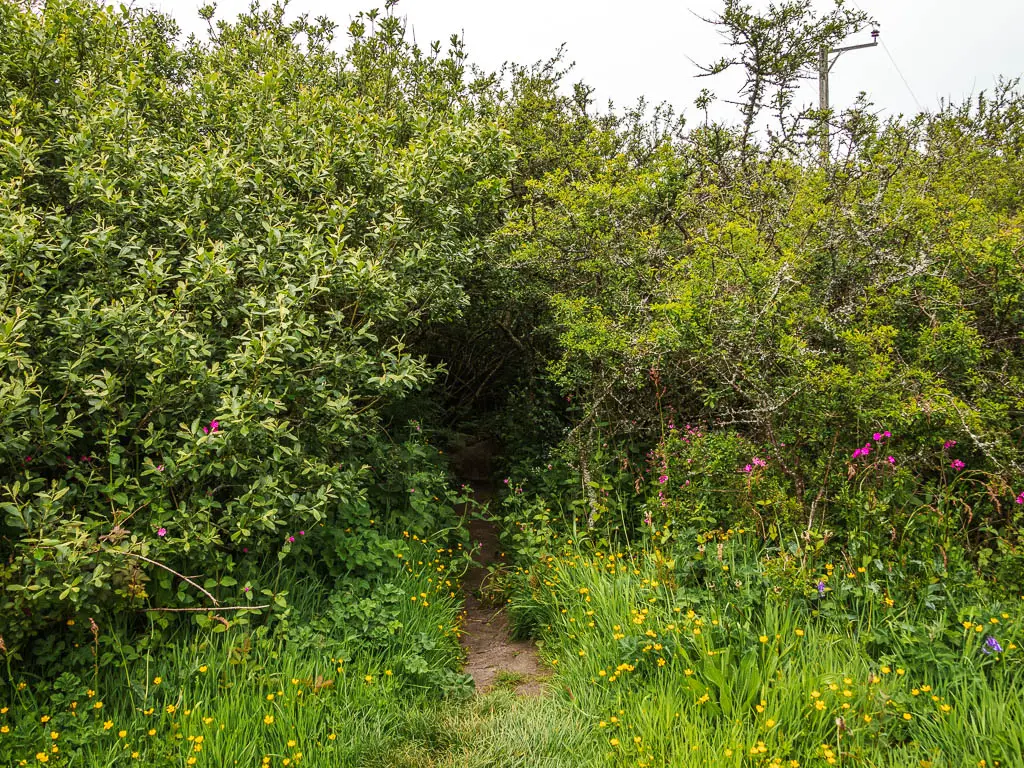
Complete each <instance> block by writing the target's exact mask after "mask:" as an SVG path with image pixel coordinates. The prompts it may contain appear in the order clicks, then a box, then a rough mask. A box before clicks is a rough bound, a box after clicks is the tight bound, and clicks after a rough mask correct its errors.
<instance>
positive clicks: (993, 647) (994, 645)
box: [981, 635, 1003, 654]
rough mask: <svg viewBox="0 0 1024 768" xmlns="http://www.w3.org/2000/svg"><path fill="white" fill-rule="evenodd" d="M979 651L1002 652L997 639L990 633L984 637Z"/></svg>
mask: <svg viewBox="0 0 1024 768" xmlns="http://www.w3.org/2000/svg"><path fill="white" fill-rule="evenodd" d="M981 652H982V653H988V654H992V653H1002V652H1003V646H1001V645H1000V644H999V641H998V640H996V639H995V638H994V637H993V636H992V635H989V636H988V637H986V638H985V645H983V646H982V647H981Z"/></svg>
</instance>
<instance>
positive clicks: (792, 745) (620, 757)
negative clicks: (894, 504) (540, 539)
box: [510, 535, 1024, 768]
mask: <svg viewBox="0 0 1024 768" xmlns="http://www.w3.org/2000/svg"><path fill="white" fill-rule="evenodd" d="M786 560H787V559H786V558H781V561H782V564H781V565H780V558H779V556H778V555H777V554H776V555H769V554H768V553H766V552H765V551H764V550H763V549H761V547H760V546H759V544H758V543H757V542H755V541H754V540H753V539H752V538H751V537H747V536H730V535H722V536H720V537H709V538H708V539H707V540H704V541H702V542H701V543H700V545H699V546H691V547H682V548H680V549H679V550H678V551H676V552H675V553H674V555H672V556H669V555H666V554H663V553H661V552H658V551H656V550H653V549H650V548H649V549H646V550H641V551H638V552H636V553H634V554H631V555H626V556H616V555H614V554H611V555H609V554H607V553H601V552H594V551H591V550H586V549H581V548H579V547H577V546H569V547H567V548H566V549H565V550H564V551H563V552H562V554H561V555H559V556H547V557H544V558H542V559H541V561H540V562H538V563H535V564H533V565H532V566H531V567H530V568H525V569H523V570H522V571H521V572H520V573H519V574H518V575H517V576H516V577H515V578H514V580H513V582H514V585H513V587H512V588H511V591H510V610H511V611H512V614H513V617H514V619H515V620H516V622H517V623H518V625H519V626H520V627H523V628H524V629H526V630H528V631H531V632H533V633H534V634H535V635H536V636H537V637H538V638H539V639H540V641H541V644H542V646H543V649H544V655H545V656H546V658H547V660H548V661H549V663H550V664H552V665H553V666H554V668H555V669H556V670H557V675H556V677H555V680H554V683H553V690H554V691H555V695H556V696H557V698H558V700H559V701H561V703H562V707H563V709H564V710H565V712H567V713H569V712H571V713H572V714H573V716H574V717H575V718H576V719H578V720H581V721H582V722H584V723H585V727H586V730H587V731H588V732H589V734H590V739H591V744H592V746H593V749H594V751H595V755H597V756H595V757H594V758H591V759H592V760H593V762H594V763H595V764H606V765H646V766H668V765H671V766H709V765H711V766H751V765H757V766H794V767H795V766H797V765H801V766H817V765H822V766H825V765H849V766H854V765H856V766H894V767H895V766H900V767H901V768H902V767H903V766H931V767H932V768H939V767H940V766H983V765H987V766H993V765H1002V766H1013V765H1024V699H1022V696H1021V686H1022V683H1024V669H1022V665H1021V658H1022V657H1021V650H1020V647H1019V646H1020V645H1021V644H1022V638H1021V629H1020V609H1019V598H1015V599H1011V597H1010V596H1008V597H1007V600H1006V601H1005V603H998V602H992V603H989V604H986V605H978V604H972V603H971V601H970V600H969V599H967V598H966V597H965V596H964V595H955V594H944V595H941V597H942V598H943V599H941V600H939V599H938V597H939V596H937V595H936V593H935V591H934V590H932V591H929V592H928V594H927V595H926V596H921V595H918V599H914V598H913V597H912V596H911V595H909V594H899V593H898V591H897V587H898V585H897V584H895V583H891V574H889V573H886V572H885V569H883V568H881V567H878V568H870V567H869V568H862V569H857V568H853V569H851V570H850V571H849V572H843V571H842V570H841V569H839V568H837V567H834V566H832V565H831V564H827V565H826V567H823V568H822V572H821V573H817V572H815V571H814V570H811V569H809V568H808V567H806V566H801V565H800V564H799V563H796V562H792V561H789V562H787V561H786ZM819 582H821V588H820V590H819V587H818V583H819ZM989 638H992V640H989ZM989 642H994V643H998V644H1000V647H1001V648H1003V652H1002V653H999V652H996V651H995V650H994V649H993V648H992V647H991V646H989V645H988V643H989Z"/></svg>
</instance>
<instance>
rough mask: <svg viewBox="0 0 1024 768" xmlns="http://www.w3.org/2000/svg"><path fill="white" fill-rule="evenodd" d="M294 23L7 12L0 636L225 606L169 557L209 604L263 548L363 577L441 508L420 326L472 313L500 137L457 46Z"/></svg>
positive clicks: (432, 369)
mask: <svg viewBox="0 0 1024 768" xmlns="http://www.w3.org/2000/svg"><path fill="white" fill-rule="evenodd" d="M282 13H283V10H282V9H280V8H275V10H274V11H273V12H265V11H258V10H256V11H253V12H252V13H251V14H249V15H247V16H243V17H240V18H239V20H238V21H237V22H236V23H234V24H224V23H220V24H218V25H216V27H215V28H214V27H211V29H212V36H211V40H210V41H209V42H208V43H200V42H198V41H196V40H194V39H193V40H189V41H187V42H184V43H181V42H180V41H178V40H177V38H176V34H177V32H176V30H175V28H174V26H173V24H172V22H170V20H169V19H168V18H166V17H164V16H161V15H159V14H155V13H150V12H144V11H141V10H138V9H128V8H122V9H121V10H115V9H112V8H109V7H105V6H101V5H99V4H96V3H94V2H91V1H90V0H66V1H65V0H60V1H59V2H50V3H46V4H45V5H40V6H37V5H35V4H31V3H24V2H17V1H16V0H3V1H2V2H0V28H3V30H4V33H3V35H2V36H0V84H2V86H0V87H2V90H0V252H2V253H3V258H2V260H0V273H2V278H3V279H2V280H0V366H2V369H3V376H2V384H0V430H2V434H3V440H2V441H0V509H2V517H0V563H2V565H0V589H2V595H3V596H2V598H0V615H2V617H3V618H2V619H0V635H2V636H3V638H4V642H5V643H6V646H7V649H8V651H9V652H12V651H17V650H20V649H21V648H22V647H23V644H24V643H25V642H26V640H27V639H28V638H29V637H30V636H31V635H33V633H37V632H39V631H42V630H45V629H48V628H54V627H56V626H60V625H63V623H64V622H65V621H66V620H67V619H68V618H71V617H75V616H79V617H85V616H89V615H92V613H94V612H97V611H101V610H104V609H106V610H112V609H114V608H118V609H129V610H130V609H135V608H141V607H147V606H166V605H177V606H185V607H187V606H193V605H199V604H204V605H208V604H209V603H208V601H207V598H205V597H204V596H203V595H202V594H200V592H198V591H197V590H196V589H195V588H193V586H192V585H191V584H190V583H187V582H185V581H182V580H181V579H179V578H177V577H173V578H172V574H171V571H172V570H173V571H176V572H178V573H180V574H193V575H194V574H202V575H203V577H204V578H203V579H201V580H200V581H201V582H202V584H204V585H205V589H207V590H209V591H210V594H211V595H213V596H214V597H217V596H219V597H220V599H222V600H229V599H234V598H232V597H231V596H232V595H234V596H237V594H238V591H237V588H235V587H234V585H235V584H236V583H238V581H239V578H240V575H239V574H240V573H241V572H243V571H244V572H245V575H247V576H254V577H255V576H256V575H257V573H258V571H259V569H260V568H261V567H262V564H263V563H265V562H266V561H268V560H271V561H272V560H273V559H274V558H290V562H291V563H293V564H294V567H295V568H297V569H302V568H306V569H312V570H319V571H320V572H321V573H328V572H329V573H331V574H334V575H344V574H346V573H360V572H365V571H367V570H372V569H375V568H378V567H380V565H381V563H382V558H383V557H384V554H385V553H386V551H387V547H386V546H385V545H384V544H382V543H381V539H386V538H387V537H388V536H392V535H394V533H395V531H401V530H403V529H408V530H412V531H416V532H419V533H423V532H425V531H426V530H428V529H436V528H438V527H443V525H442V524H441V523H440V521H439V517H442V518H443V517H445V515H449V514H450V512H451V504H449V503H447V502H448V500H447V497H446V494H447V491H446V490H445V488H446V485H445V476H444V470H443V468H442V467H441V466H440V464H439V463H438V460H437V458H438V457H437V456H436V451H435V450H431V449H429V448H428V447H427V445H426V443H425V442H424V441H423V439H422V435H421V434H420V433H419V432H417V431H416V430H417V429H418V426H417V427H415V428H414V429H413V430H412V435H413V436H412V437H411V438H409V439H408V440H406V439H405V438H404V435H403V433H404V431H405V430H406V429H407V428H408V427H407V424H406V423H407V421H408V420H409V419H410V417H411V416H412V415H413V414H412V412H411V411H410V410H409V407H408V402H409V396H410V395H411V394H412V393H415V392H416V391H417V390H419V389H421V388H423V387H424V386H425V385H427V384H429V383H430V382H431V381H432V379H433V377H434V375H435V373H436V366H435V365H433V364H430V363H428V362H427V361H426V360H425V359H424V358H423V357H422V355H419V354H417V353H414V352H413V351H411V350H410V348H409V342H408V338H407V337H409V335H410V333H412V332H414V331H415V329H416V328H418V327H419V326H422V325H424V324H426V323H440V322H443V321H446V320H450V319H452V318H455V317H457V316H458V315H459V313H460V312H461V311H462V309H463V306H464V305H465V303H466V300H467V299H466V294H465V292H464V290H463V288H462V285H461V282H460V281H461V280H462V277H463V275H464V274H465V273H466V271H467V269H468V267H469V265H470V263H471V260H472V259H473V258H474V255H475V254H476V253H477V251H478V250H479V249H480V248H481V242H482V238H483V237H484V236H485V235H486V233H487V232H488V231H489V228H492V227H493V223H494V221H495V220H496V217H498V216H499V213H500V209H501V203H502V196H503V189H504V184H503V181H502V179H503V178H504V177H505V176H506V175H507V169H508V165H509V162H510V159H511V150H510V148H509V146H508V144H507V141H506V140H505V139H504V138H503V135H502V133H501V131H500V130H499V129H498V127H497V126H496V125H495V124H494V123H493V122H488V121H483V120H479V119H477V117H476V116H475V113H474V110H473V108H472V106H471V105H470V104H469V101H468V98H466V88H465V86H464V84H463V77H462V74H463V58H462V53H461V50H460V49H459V47H458V45H457V44H456V45H455V46H454V47H453V48H452V49H451V50H450V51H449V52H448V53H447V54H445V53H442V52H441V51H440V49H439V48H437V47H435V48H434V49H433V50H431V51H428V52H424V51H422V50H420V49H419V48H417V47H416V46H414V45H413V44H411V43H410V42H408V41H406V39H405V30H404V26H403V25H402V23H401V22H400V21H399V19H397V18H396V17H394V16H393V15H390V14H388V15H385V16H380V15H378V14H376V13H371V14H368V15H366V16H360V17H358V18H357V19H356V20H355V21H354V22H353V24H352V26H351V27H350V29H349V30H348V34H349V41H348V46H347V48H346V50H345V51H344V52H343V53H341V54H335V53H333V52H332V49H331V47H330V44H331V42H332V40H333V37H334V30H333V27H332V26H330V25H329V24H327V23H326V22H317V23H315V24H314V23H310V22H307V21H305V20H304V19H301V20H299V21H296V22H294V23H285V21H284V20H283V17H282ZM435 498H437V499H443V500H442V501H440V502H435ZM378 531H379V532H380V533H378ZM246 563H252V565H249V566H247V565H246ZM193 581H195V579H193Z"/></svg>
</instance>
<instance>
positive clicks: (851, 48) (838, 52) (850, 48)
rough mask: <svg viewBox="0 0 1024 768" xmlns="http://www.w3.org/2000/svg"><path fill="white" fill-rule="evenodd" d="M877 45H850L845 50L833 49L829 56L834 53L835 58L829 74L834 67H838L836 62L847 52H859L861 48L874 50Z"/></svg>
mask: <svg viewBox="0 0 1024 768" xmlns="http://www.w3.org/2000/svg"><path fill="white" fill-rule="evenodd" d="M876 45H878V43H877V42H874V43H864V44H863V45H848V46H846V47H845V48H833V49H831V50H830V51H829V55H831V54H833V53H834V54H835V57H834V58H833V59H832V61H830V62H829V64H828V71H829V72H831V71H832V67H834V66H835V65H836V62H837V61H839V57H840V56H842V55H843V54H844V53H846V52H847V51H856V50H859V49H861V48H874V47H875V46H876Z"/></svg>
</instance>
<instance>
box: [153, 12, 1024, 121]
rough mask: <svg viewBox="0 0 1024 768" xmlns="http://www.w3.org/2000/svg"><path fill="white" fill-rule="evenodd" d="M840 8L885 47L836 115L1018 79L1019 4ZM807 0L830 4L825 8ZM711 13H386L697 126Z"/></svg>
mask: <svg viewBox="0 0 1024 768" xmlns="http://www.w3.org/2000/svg"><path fill="white" fill-rule="evenodd" d="M847 1H848V4H850V5H852V6H854V7H859V8H862V9H863V10H865V11H867V12H868V13H869V14H871V15H872V16H874V17H875V18H876V19H877V20H878V22H879V24H880V29H881V33H882V34H881V38H880V39H881V41H882V42H883V43H884V47H883V46H882V45H879V46H878V47H877V48H871V49H866V50H862V51H854V52H851V53H847V54H844V55H843V56H842V58H841V59H840V60H839V62H838V63H837V64H836V66H835V68H834V69H833V70H832V78H831V92H832V106H833V108H835V109H842V108H843V107H845V106H848V105H849V104H850V103H851V101H852V100H853V98H854V97H855V96H856V94H857V93H858V92H860V91H862V90H863V91H866V92H867V93H868V94H869V95H870V97H871V98H872V100H873V101H874V103H875V104H876V106H877V108H878V109H879V111H880V112H882V113H883V114H895V113H901V112H902V113H904V114H910V113H914V112H916V111H918V105H920V106H921V107H923V108H925V109H934V108H935V107H937V106H938V104H939V100H940V99H941V98H946V99H953V100H957V101H959V100H961V99H962V98H964V97H966V96H969V95H971V94H972V93H977V92H978V91H980V90H983V89H985V90H988V89H991V87H992V85H993V84H994V83H995V81H996V78H997V76H999V75H1006V76H1009V77H1017V76H1020V75H1022V74H1024V45H1022V44H1021V41H1020V35H1021V33H1022V31H1024V0H970V1H968V0H856V2H853V0H847ZM817 2H818V7H820V8H822V9H827V8H829V7H831V2H830V1H829V0H817ZM267 4H269V3H268V0H264V5H267ZM150 5H151V6H152V7H155V8H158V9H160V10H162V11H164V12H167V13H170V14H171V15H172V16H174V17H175V18H176V19H177V21H178V23H179V25H180V26H181V27H182V29H183V30H184V31H185V32H186V33H187V32H197V33H199V32H202V30H204V29H205V24H204V23H203V22H201V20H199V18H198V14H197V12H196V11H197V9H198V8H199V6H200V5H202V2H200V0H150ZM248 5H249V3H248V0H220V2H218V3H217V9H218V12H217V16H218V18H233V17H234V16H235V15H237V14H238V13H239V12H240V11H242V10H245V9H246V8H247V7H248ZM754 5H755V7H761V6H763V5H765V3H764V2H761V1H760V0H755V2H754ZM375 6H383V0H291V3H290V5H289V11H290V13H291V14H296V15H297V14H298V13H303V12H305V13H309V14H310V15H311V16H314V17H315V16H320V15H326V16H329V17H330V18H332V19H334V20H335V21H337V22H338V23H339V24H340V25H342V27H344V26H346V25H347V23H348V21H349V20H350V19H351V17H352V16H353V15H354V14H355V13H356V12H357V11H360V10H366V9H369V8H372V7H375ZM719 7H720V2H719V1H718V0H681V1H676V2H672V1H671V0H630V1H629V2H610V1H609V0H510V1H507V2H494V0H401V1H400V2H399V4H398V6H397V8H396V10H397V12H398V13H399V14H400V15H402V16H405V17H406V18H407V19H408V22H409V25H410V27H411V28H412V29H413V30H414V32H415V35H416V39H417V41H418V42H419V43H420V44H421V45H425V44H426V43H429V42H430V41H431V40H441V41H447V39H448V38H449V37H450V36H451V34H452V33H459V34H461V35H462V36H463V37H464V39H465V42H466V48H467V51H468V53H469V56H470V59H471V60H472V61H474V62H475V63H477V64H479V65H480V66H482V67H483V68H485V69H488V70H493V69H497V68H498V67H499V66H500V65H501V64H502V62H504V61H508V60H511V61H516V62H519V63H531V62H534V61H537V60H540V59H546V58H548V57H550V56H551V54H553V53H554V51H555V50H556V49H557V47H558V46H559V45H560V44H561V43H566V44H567V56H568V58H569V60H571V61H575V62H576V69H575V71H574V72H575V77H574V78H573V79H576V80H578V79H582V80H584V81H586V82H587V83H589V84H590V85H592V86H594V87H595V88H596V92H595V96H596V98H597V100H598V104H599V105H602V106H603V104H604V102H606V101H607V100H608V99H612V100H614V101H615V103H616V105H617V106H624V105H627V104H632V103H633V102H635V101H636V99H637V98H638V97H640V96H641V95H643V96H646V97H647V99H648V101H651V102H659V101H668V102H670V103H671V104H673V105H674V106H676V107H677V109H680V110H682V111H684V112H685V113H686V114H688V115H690V116H692V117H693V118H696V116H697V113H696V110H695V109H694V108H693V106H692V105H693V99H694V97H695V96H696V95H697V94H698V93H699V92H700V89H701V88H703V87H709V88H711V90H713V91H714V92H716V93H717V94H718V95H719V96H720V97H732V96H733V95H734V91H735V87H736V84H735V81H729V80H725V79H720V78H704V79H697V78H695V74H696V73H697V69H696V68H695V67H694V65H693V64H692V63H691V61H690V59H692V60H694V61H697V62H700V63H709V62H711V61H713V60H715V59H717V58H719V57H721V56H722V55H723V53H724V52H725V50H726V49H725V48H724V46H723V45H722V44H721V40H720V38H719V36H718V33H717V32H716V31H715V30H714V29H713V28H712V27H710V26H709V25H707V24H705V23H704V22H702V21H701V20H700V19H699V18H697V15H701V16H712V15H714V13H715V11H716V10H717V9H718V8H719ZM849 42H850V43H858V42H870V35H869V33H868V31H867V30H865V31H864V32H863V33H861V34H860V35H859V36H857V37H856V38H854V39H851V40H850V41H849ZM890 56H891V58H890ZM901 72H902V76H901V74H900V73H901ZM903 78H906V83H904V79H903ZM816 98H817V84H816V82H815V83H809V84H808V87H807V90H806V97H805V100H806V101H807V102H808V103H810V102H812V101H814V100H816ZM716 111H717V110H716Z"/></svg>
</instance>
